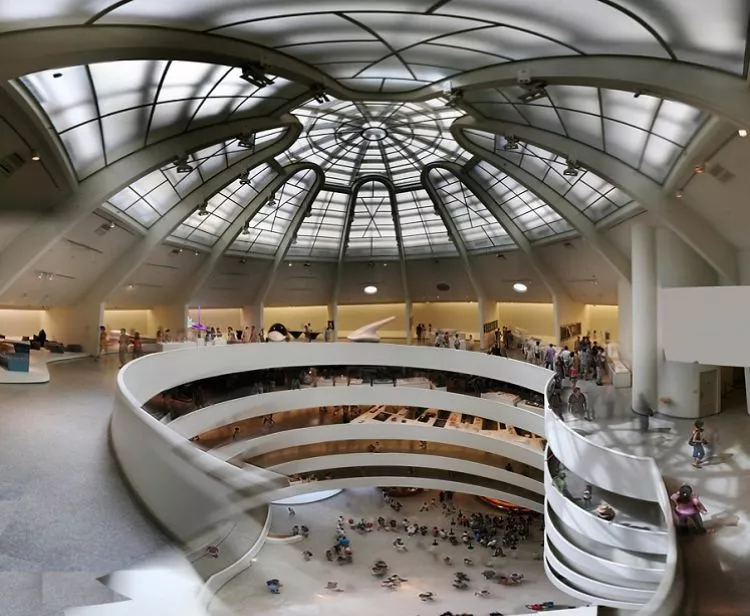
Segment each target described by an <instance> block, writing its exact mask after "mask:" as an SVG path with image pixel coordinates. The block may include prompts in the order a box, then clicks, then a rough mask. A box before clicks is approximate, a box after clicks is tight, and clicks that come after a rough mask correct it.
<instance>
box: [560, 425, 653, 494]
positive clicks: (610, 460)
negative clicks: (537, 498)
mask: <svg viewBox="0 0 750 616" xmlns="http://www.w3.org/2000/svg"><path fill="white" fill-rule="evenodd" d="M549 415H551V417H549ZM545 434H546V437H547V442H548V443H549V446H550V449H552V451H553V452H554V453H555V455H556V456H557V458H558V459H559V460H560V461H561V462H562V463H563V464H564V465H565V468H567V469H570V470H571V471H573V473H575V474H576V475H578V476H579V477H581V478H582V479H585V480H586V481H588V482H589V483H591V484H593V485H595V486H599V487H600V488H602V489H604V490H608V491H609V492H615V493H617V494H622V495H623V496H630V497H631V498H638V499H641V500H646V501H652V502H657V500H658V495H659V491H660V490H663V487H664V483H663V481H662V480H661V475H660V474H659V476H658V480H659V483H656V482H655V481H654V479H655V477H654V476H653V473H654V461H653V459H652V458H643V457H640V456H632V455H628V454H625V453H620V452H617V451H614V450H612V449H608V448H606V447H602V446H601V445H597V444H595V443H592V442H591V441H589V440H588V439H587V438H586V437H585V436H582V435H581V434H578V432H576V431H575V430H572V429H570V427H568V425H567V424H566V423H565V422H564V421H560V420H558V419H557V417H556V416H555V415H554V413H552V412H551V411H550V412H548V417H547V420H546V423H545ZM558 452H559V453H558ZM563 458H564V459H563ZM657 472H658V469H657Z"/></svg>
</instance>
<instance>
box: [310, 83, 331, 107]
mask: <svg viewBox="0 0 750 616" xmlns="http://www.w3.org/2000/svg"><path fill="white" fill-rule="evenodd" d="M312 97H313V99H315V102H316V103H318V104H320V105H322V104H324V103H328V102H330V100H331V98H330V97H329V96H328V94H326V89H325V87H324V86H323V84H316V85H314V86H313V87H312Z"/></svg>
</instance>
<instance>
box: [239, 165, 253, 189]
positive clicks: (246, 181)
mask: <svg viewBox="0 0 750 616" xmlns="http://www.w3.org/2000/svg"><path fill="white" fill-rule="evenodd" d="M252 185H253V183H252V181H251V180H250V170H249V169H248V170H247V171H243V172H242V173H240V186H252Z"/></svg>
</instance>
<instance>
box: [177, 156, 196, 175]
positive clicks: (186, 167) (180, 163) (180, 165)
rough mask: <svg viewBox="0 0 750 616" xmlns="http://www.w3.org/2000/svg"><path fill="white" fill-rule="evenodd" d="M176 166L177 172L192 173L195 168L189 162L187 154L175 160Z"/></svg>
mask: <svg viewBox="0 0 750 616" xmlns="http://www.w3.org/2000/svg"><path fill="white" fill-rule="evenodd" d="M174 166H175V171H176V172H177V173H190V172H191V171H192V170H193V167H192V166H191V165H190V163H189V162H188V157H187V156H181V157H180V158H178V159H177V160H176V161H175V163H174Z"/></svg>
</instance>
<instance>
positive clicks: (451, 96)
mask: <svg viewBox="0 0 750 616" xmlns="http://www.w3.org/2000/svg"><path fill="white" fill-rule="evenodd" d="M443 96H445V106H446V107H452V108H454V109H455V108H456V107H458V106H459V105H460V104H461V102H462V101H463V100H464V93H463V92H462V91H461V90H449V91H447V92H445V94H444V95H443Z"/></svg>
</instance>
